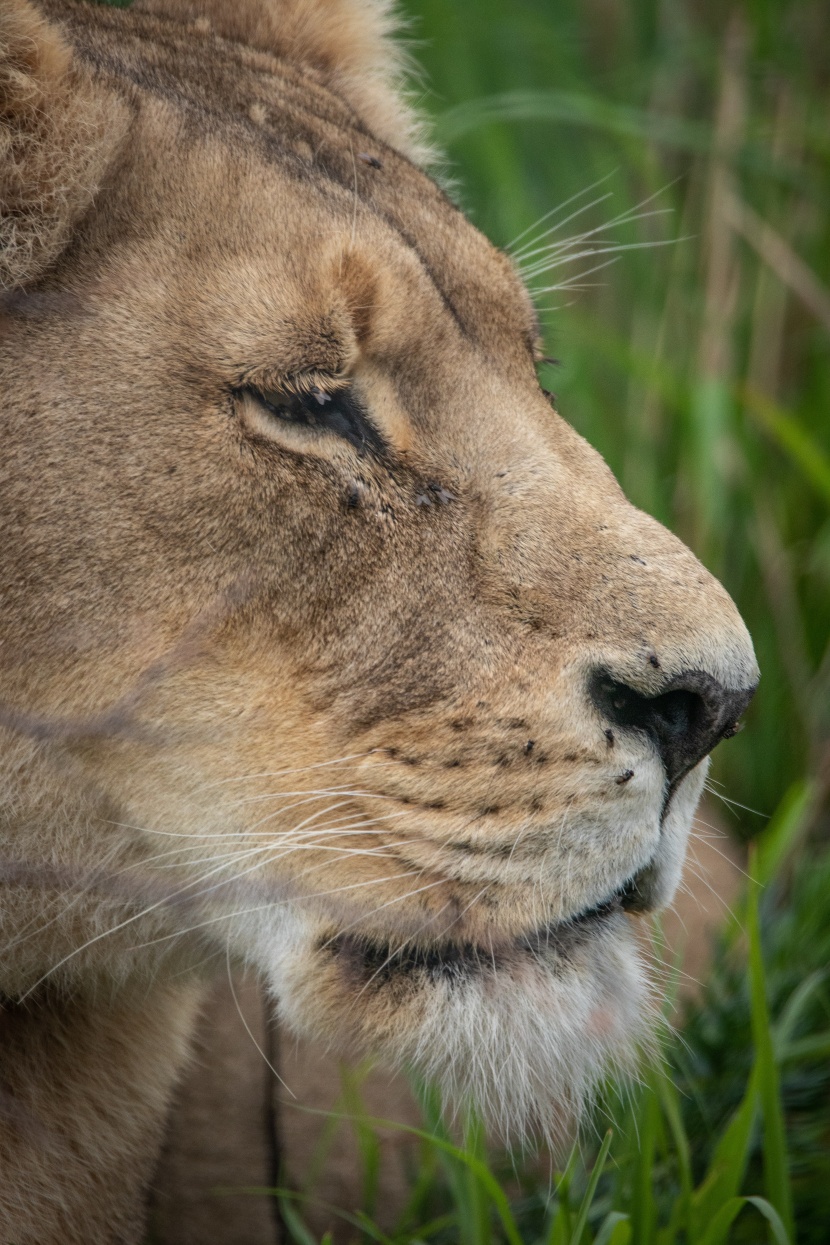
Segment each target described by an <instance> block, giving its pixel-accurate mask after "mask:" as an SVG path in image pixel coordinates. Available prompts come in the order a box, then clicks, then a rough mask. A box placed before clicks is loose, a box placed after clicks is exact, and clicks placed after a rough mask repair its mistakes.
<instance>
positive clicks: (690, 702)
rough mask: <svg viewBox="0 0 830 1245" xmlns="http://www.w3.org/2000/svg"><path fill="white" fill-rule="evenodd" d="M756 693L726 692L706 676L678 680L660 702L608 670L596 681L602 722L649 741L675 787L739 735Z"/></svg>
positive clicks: (697, 673) (690, 674) (694, 673)
mask: <svg viewBox="0 0 830 1245" xmlns="http://www.w3.org/2000/svg"><path fill="white" fill-rule="evenodd" d="M754 693H755V688H754V687H750V688H742V689H730V688H726V687H723V685H722V684H721V683H719V682H718V680H717V679H715V678H713V676H712V675H711V674H707V672H706V671H705V670H686V671H683V672H682V673H681V674H678V675H675V676H674V677H673V678H672V679H670V680H669V681H668V682H667V683H666V685H665V687H664V689H663V691H662V692H660V693H659V694H658V695H656V696H645V695H643V694H642V693H641V692H638V691H637V690H636V689H635V688H633V687H629V685H628V684H627V683H622V682H620V681H619V680H617V679H615V678H614V677H613V675H611V674H610V673H609V672H608V671H607V670H599V671H596V672H595V673H594V675H593V676H592V679H591V698H592V700H593V702H594V704H595V705H596V706H597V708H598V709H599V711H600V713H602V715H603V717H605V718H606V719H607V720H608V721H609V722H611V723H612V724H613V725H614V726H617V727H619V728H620V729H622V730H637V731H642V732H643V733H644V734H646V735H648V736H649V738H650V739H651V741H652V742H653V743H654V745H655V747H656V748H657V751H658V753H659V755H660V759H661V760H662V762H663V768H664V769H665V771H666V776H667V778H668V781H669V784H670V785H672V786H673V785H674V784H676V783H678V782H679V781H680V779H681V778H682V777H683V776H684V775H685V774H687V773H688V772H689V770H691V769H693V768H694V766H695V765H697V763H698V761H701V760H702V759H703V757H705V756H706V755H707V754H708V753H710V752H711V751H712V749H713V748H714V746H715V744H717V743H719V741H720V740H721V739H728V738H729V736H730V735H734V734H735V732H736V730H737V729H738V719H739V718H740V716H741V714H742V713H743V712H744V710H745V709H746V707H747V705H748V704H749V702H750V700H751V699H752V697H753V695H754Z"/></svg>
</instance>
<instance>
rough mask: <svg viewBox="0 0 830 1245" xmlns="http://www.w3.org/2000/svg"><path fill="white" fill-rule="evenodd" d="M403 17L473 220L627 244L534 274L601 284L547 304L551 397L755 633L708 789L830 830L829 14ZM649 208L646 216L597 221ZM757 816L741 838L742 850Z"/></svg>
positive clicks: (642, 9)
mask: <svg viewBox="0 0 830 1245" xmlns="http://www.w3.org/2000/svg"><path fill="white" fill-rule="evenodd" d="M403 11H404V13H405V14H407V15H408V16H409V18H410V20H411V26H410V34H411V36H412V37H413V38H414V40H415V41H416V48H415V53H416V56H417V59H418V61H419V62H420V63H421V64H422V65H423V66H424V68H425V71H426V73H425V78H424V84H423V93H422V98H421V105H422V107H423V108H424V109H425V111H426V112H427V113H428V114H429V115H430V116H432V117H433V118H434V120H435V132H436V135H437V139H438V142H439V144H440V146H441V147H442V148H443V150H444V151H445V152H446V154H447V156H448V172H449V174H450V176H451V177H452V178H453V179H454V180H455V182H456V186H457V194H458V197H459V198H460V200H461V202H462V204H463V206H464V207H465V209H466V210H467V211H468V213H469V214H470V216H471V217H472V218H473V220H474V221H475V222H476V223H477V224H478V225H479V226H480V227H481V228H482V229H483V230H484V231H485V232H486V233H487V234H488V235H489V236H490V237H491V238H492V239H493V240H494V241H495V242H496V243H497V244H499V245H502V246H507V245H508V244H509V243H510V242H511V241H512V240H513V239H514V238H516V237H517V236H518V235H519V234H522V232H523V231H524V230H526V229H527V228H528V227H530V226H532V225H533V224H534V222H536V221H537V220H539V218H541V217H542V216H543V215H544V214H545V213H548V212H549V211H551V209H553V208H555V207H556V206H557V205H559V204H563V203H566V202H567V207H565V208H563V210H562V211H561V213H560V215H559V216H558V217H557V216H554V217H552V218H551V219H550V220H548V221H547V222H545V224H543V225H541V226H540V228H539V230H538V231H537V232H539V233H541V232H542V231H543V230H544V229H545V228H547V227H548V226H549V225H552V224H553V225H556V224H557V222H558V221H560V220H564V218H565V217H571V219H570V221H569V222H568V223H566V224H564V223H563V224H562V225H561V226H560V228H559V230H558V232H557V233H553V234H551V235H550V236H549V238H548V239H543V240H541V241H540V243H539V245H540V246H541V245H542V244H543V242H544V241H545V240H548V241H557V240H558V239H560V240H561V239H565V238H567V237H569V236H575V235H579V234H582V233H585V232H587V231H589V230H594V229H597V228H600V229H601V232H599V233H597V234H595V235H594V236H593V238H592V239H591V240H590V241H593V242H594V243H595V244H599V246H601V245H602V244H603V242H604V241H607V242H608V243H611V242H616V243H619V244H621V245H627V246H629V247H632V245H633V248H634V249H629V250H625V251H622V252H620V254H619V255H618V257H617V258H616V261H615V262H614V263H613V264H612V265H611V266H610V267H608V268H606V269H603V270H600V271H597V272H593V273H590V275H587V276H585V278H584V281H579V280H578V278H579V276H580V274H581V273H584V272H586V271H588V270H589V269H592V268H594V266H595V265H596V264H598V263H600V262H603V261H604V260H606V259H609V258H612V256H610V255H606V256H597V257H594V258H592V257H590V256H584V257H583V258H582V259H581V260H574V262H573V263H571V264H568V265H564V264H563V265H562V266H560V267H557V268H554V269H553V270H552V271H551V272H549V273H541V274H539V276H537V277H536V278H535V279H534V280H533V281H531V285H535V287H536V288H543V287H546V286H549V285H551V284H554V283H555V282H558V281H561V282H565V283H567V282H569V281H570V282H571V283H572V284H576V285H587V286H589V287H590V288H582V289H565V290H560V291H552V292H549V293H547V294H542V295H540V296H539V299H538V302H539V305H540V306H541V307H543V308H555V309H556V310H550V311H546V312H545V314H544V321H545V324H546V328H547V345H548V348H549V349H550V351H551V353H552V354H553V355H555V357H556V358H557V359H559V360H561V365H560V366H559V367H556V368H549V369H543V376H542V382H543V384H545V385H546V387H548V388H550V389H551V390H553V391H554V392H555V393H556V394H557V396H558V400H559V401H558V405H559V409H560V411H561V413H562V414H563V415H564V416H565V418H566V419H567V420H569V422H571V423H572V424H574V425H575V427H576V428H578V430H579V431H580V432H582V433H583V434H584V435H585V436H586V437H587V438H588V439H589V440H590V441H591V442H592V443H593V444H594V445H595V446H596V447H597V448H598V449H599V450H600V451H601V453H602V454H603V455H604V456H605V458H606V459H607V461H608V462H609V464H610V465H611V467H612V468H613V470H614V471H615V473H616V474H617V476H618V478H619V480H620V481H621V483H622V485H623V487H624V488H625V490H626V492H627V493H628V495H629V496H630V497H631V499H632V500H633V501H634V502H635V503H636V504H637V505H639V506H642V507H643V508H644V509H645V510H648V511H649V512H650V513H652V514H654V515H656V516H657V517H658V518H659V519H660V520H661V521H662V522H664V523H666V524H668V526H670V527H671V528H672V529H673V530H674V531H676V532H678V534H679V535H680V536H681V537H682V538H683V539H684V540H685V541H686V542H687V543H688V544H689V545H691V547H692V548H693V549H694V550H695V552H696V553H697V554H698V555H699V556H700V557H701V558H702V559H703V561H704V562H705V563H706V564H707V566H709V568H710V569H711V570H712V571H713V572H714V573H715V574H716V575H717V576H719V577H720V578H721V579H722V580H723V581H724V583H725V584H726V586H727V588H728V589H729V591H730V592H731V593H732V595H733V596H734V598H735V599H736V601H737V603H738V605H739V607H740V609H741V611H742V613H743V615H744V618H745V619H746V620H747V623H748V625H749V628H750V631H751V632H752V635H753V637H754V640H755V644H756V647H757V651H758V656H759V660H760V664H761V669H762V672H763V681H762V684H761V690H760V692H759V694H758V696H757V698H756V701H755V703H754V705H753V707H752V708H751V709H750V712H749V715H748V719H747V722H748V725H747V730H746V731H745V732H744V733H743V735H742V736H741V737H739V738H738V739H737V740H736V741H735V742H734V743H731V744H730V745H729V747H724V748H722V749H719V751H718V753H717V754H716V757H715V762H714V769H713V777H714V780H715V781H716V782H720V783H722V784H723V786H722V788H719V789H721V790H723V791H724V792H725V793H726V794H727V795H728V796H729V797H730V798H731V799H733V800H736V801H738V802H739V803H741V804H746V805H748V806H750V807H752V808H754V809H757V810H759V811H760V813H762V814H765V815H769V814H771V813H772V812H773V810H774V809H775V807H776V806H777V804H778V802H779V801H780V799H781V797H782V795H783V793H784V792H785V791H786V790H787V789H788V787H789V786H790V785H791V784H792V783H793V782H795V781H797V780H799V779H803V778H804V777H806V776H809V777H810V778H811V779H812V780H813V782H814V784H815V787H814V795H815V814H816V816H818V815H819V806H820V805H821V803H822V802H823V798H824V796H825V793H826V788H827V782H828V771H830V755H828V735H829V733H830V732H829V730H828V728H829V727H830V706H829V705H828V701H830V696H828V692H830V350H828V341H829V340H830V160H828V156H830V112H829V110H830V97H829V96H828V76H830V9H828V5H827V4H826V0H746V2H745V3H735V2H734V0H731V2H727V3H723V2H722V0H720V2H716V0H556V3H553V0H513V2H512V3H508V2H507V0H451V2H448V0H405V2H404V4H403ZM589 187H593V189H589ZM596 200H600V201H599V202H595V201H596ZM641 203H642V204H643V205H644V206H643V208H642V209H641V211H642V212H643V213H648V215H645V216H643V217H642V219H639V220H632V221H628V222H626V221H622V222H620V223H619V224H617V225H614V226H612V227H609V228H607V229H602V228H601V227H602V226H604V225H606V224H607V222H610V221H612V220H613V219H615V218H617V217H619V216H620V215H623V214H626V213H630V212H631V210H632V209H634V208H635V207H636V205H638V204H641ZM580 207H582V208H583V211H582V212H581V213H580V214H579V215H578V216H573V213H574V212H575V211H576V210H577V209H578V208H580ZM655 213H656V214H655ZM533 237H534V234H533V233H532V232H531V233H530V234H526V235H525V236H524V237H523V238H522V240H521V242H520V243H519V247H520V248H523V247H525V246H526V245H527V244H528V242H529V241H532V239H533ZM644 243H647V244H653V245H647V246H642V244H644ZM641 247H642V249H640V248H641ZM586 249H588V246H587V245H586V244H585V243H582V244H580V243H579V242H578V241H576V242H575V243H574V250H575V251H577V252H580V251H584V250H586ZM542 258H544V257H542ZM762 824H763V819H762V818H758V817H755V818H753V817H751V816H749V815H746V814H744V815H743V816H742V817H741V818H740V820H737V819H736V820H734V821H733V825H734V826H735V828H736V829H737V830H739V831H740V832H742V833H743V834H744V835H746V836H748V835H751V834H753V833H755V832H757V831H758V830H759V829H760V828H761V826H762Z"/></svg>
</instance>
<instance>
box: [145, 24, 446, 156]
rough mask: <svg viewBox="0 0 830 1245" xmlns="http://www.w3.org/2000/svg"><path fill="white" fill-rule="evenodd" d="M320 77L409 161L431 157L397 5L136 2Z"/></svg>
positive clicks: (379, 135) (374, 131)
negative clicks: (412, 100)
mask: <svg viewBox="0 0 830 1245" xmlns="http://www.w3.org/2000/svg"><path fill="white" fill-rule="evenodd" d="M132 7H133V8H134V9H137V10H139V11H140V12H144V13H155V14H157V15H159V16H165V17H169V18H173V19H174V20H179V21H183V22H196V23H198V25H199V27H200V28H201V29H206V28H207V27H208V26H209V27H210V29H212V30H213V31H214V32H215V33H216V34H217V35H220V36H221V37H222V38H225V39H233V40H235V41H236V42H238V43H244V44H247V45H248V46H249V47H252V48H257V49H258V50H260V51H264V52H271V53H273V54H274V55H277V56H281V57H285V58H286V59H287V60H290V61H292V62H294V63H295V64H306V65H309V66H311V67H313V68H315V69H317V70H318V71H319V72H321V73H322V74H323V75H324V77H325V79H326V81H327V83H328V85H329V86H330V87H331V89H332V90H334V91H336V92H337V93H338V94H339V95H341V96H343V97H344V98H345V99H346V100H347V101H348V102H349V103H350V104H351V105H352V107H353V108H354V109H355V111H356V112H357V114H358V116H359V117H360V118H361V120H362V121H363V122H364V123H365V124H366V126H367V127H368V128H369V129H370V130H371V131H372V132H373V133H374V134H376V135H377V137H378V138H379V139H381V140H382V141H384V142H386V143H389V144H390V146H393V147H396V148H397V149H398V150H399V151H402V152H404V154H405V155H407V156H409V157H410V159H414V160H417V161H418V162H426V161H428V160H429V159H430V156H431V153H430V151H429V149H428V147H427V146H426V145H425V143H424V142H423V135H422V126H421V123H420V122H419V121H418V120H417V118H416V116H415V114H414V112H413V111H412V109H411V108H410V107H409V105H408V103H407V100H406V96H405V93H404V90H403V84H404V82H405V79H406V78H407V76H408V74H409V72H410V69H411V66H410V63H409V58H408V56H407V53H406V51H405V49H404V48H403V46H402V44H401V42H400V41H399V40H398V39H395V37H394V36H395V33H396V30H397V28H398V25H399V23H398V21H397V20H396V17H395V14H394V11H393V2H392V0H136V2H135V3H134V4H133V6H132Z"/></svg>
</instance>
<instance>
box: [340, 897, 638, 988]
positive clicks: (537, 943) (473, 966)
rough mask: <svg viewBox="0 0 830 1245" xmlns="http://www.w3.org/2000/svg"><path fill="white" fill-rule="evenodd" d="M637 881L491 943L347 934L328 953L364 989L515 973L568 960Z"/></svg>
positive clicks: (618, 907)
mask: <svg viewBox="0 0 830 1245" xmlns="http://www.w3.org/2000/svg"><path fill="white" fill-rule="evenodd" d="M633 881H634V879H631V881H630V882H626V883H624V884H623V886H621V887H619V888H618V889H617V890H616V891H614V893H613V894H612V895H610V896H609V897H608V898H607V899H604V900H603V901H602V902H601V903H598V904H594V905H592V906H591V907H590V908H586V909H584V910H583V911H582V912H579V913H577V914H576V915H574V916H569V917H566V918H565V919H564V920H561V921H551V922H548V923H547V924H546V925H543V926H541V927H539V928H537V929H535V930H532V931H531V932H529V933H526V934H522V935H520V936H518V937H515V938H512V939H503V940H498V941H494V942H493V943H492V944H490V943H488V944H487V945H484V944H478V943H474V942H450V941H449V940H447V941H444V942H439V943H432V944H429V945H426V946H420V945H417V944H414V943H402V944H400V945H399V946H393V945H392V944H391V943H390V942H388V941H385V940H380V939H379V940H375V939H373V938H370V937H368V936H366V935H362V934H351V933H342V934H337V935H335V936H334V937H333V938H328V939H326V942H325V944H323V945H324V947H325V949H326V950H327V951H328V953H329V954H330V955H332V956H333V957H334V958H335V960H337V961H338V963H339V964H340V966H341V967H342V968H343V969H344V970H345V971H346V972H347V973H348V974H349V976H352V977H354V978H356V979H358V980H359V981H360V982H361V984H363V985H364V986H365V985H366V984H369V983H372V984H374V985H376V986H377V987H380V986H382V985H384V984H387V983H388V982H390V981H392V980H393V979H395V980H400V979H401V978H406V977H410V978H411V977H414V976H419V977H422V978H427V979H430V980H432V981H438V980H445V981H450V982H458V981H460V980H462V979H464V978H471V977H475V976H481V975H483V974H489V975H494V974H497V973H499V972H500V971H510V970H512V969H515V968H516V967H517V966H518V965H519V964H520V963H521V962H522V961H535V962H538V961H539V959H540V958H541V957H542V956H546V957H553V958H559V959H562V960H565V959H567V958H568V956H569V953H570V952H571V951H572V950H574V949H575V948H576V947H577V946H578V945H579V944H580V943H583V942H584V941H585V939H586V937H589V936H590V930H591V927H592V926H596V925H598V924H600V923H601V922H603V921H605V920H607V919H608V918H610V917H612V916H614V915H615V914H617V913H619V912H621V911H622V909H623V906H624V897H625V891H626V889H627V887H628V886H629V885H631V883H633Z"/></svg>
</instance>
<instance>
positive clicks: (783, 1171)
mask: <svg viewBox="0 0 830 1245" xmlns="http://www.w3.org/2000/svg"><path fill="white" fill-rule="evenodd" d="M755 866H756V853H755V852H754V851H752V852H751V853H750V870H749V872H750V877H751V878H752V879H753V881H752V882H751V883H750V887H749V896H748V900H747V929H748V934H749V977H750V993H751V1018H752V1038H753V1042H754V1044H755V1059H756V1068H757V1072H758V1087H759V1095H760V1100H761V1109H762V1111H763V1115H764V1138H763V1153H764V1179H765V1184H766V1191H767V1194H768V1198H769V1201H770V1202H771V1203H772V1205H773V1206H774V1207H775V1209H776V1211H777V1212H778V1214H779V1215H780V1216H781V1219H782V1221H783V1223H784V1226H785V1229H786V1231H787V1233H788V1234H789V1236H790V1237H792V1235H793V1208H792V1192H791V1189H790V1174H789V1163H788V1158H787V1139H786V1133H785V1129H784V1112H783V1109H782V1106H781V1089H780V1078H779V1072H778V1064H777V1063H776V1060H775V1052H774V1049H773V1040H772V1030H771V1028H770V1017H769V1007H768V1005H767V995H766V978H765V973H764V960H763V953H762V950H761V926H760V921H759V917H758V892H759V890H760V886H759V885H758V884H757V882H756V881H755Z"/></svg>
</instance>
